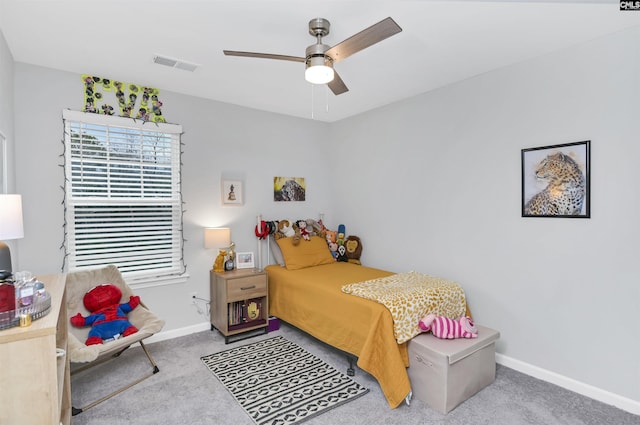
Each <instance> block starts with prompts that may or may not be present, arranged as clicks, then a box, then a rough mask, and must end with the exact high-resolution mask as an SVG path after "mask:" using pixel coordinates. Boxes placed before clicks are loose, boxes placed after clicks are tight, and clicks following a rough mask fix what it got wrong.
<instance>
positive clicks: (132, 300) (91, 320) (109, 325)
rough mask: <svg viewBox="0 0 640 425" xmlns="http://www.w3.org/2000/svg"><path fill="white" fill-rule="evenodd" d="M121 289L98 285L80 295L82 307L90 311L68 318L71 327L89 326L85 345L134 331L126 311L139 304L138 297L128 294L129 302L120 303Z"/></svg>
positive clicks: (110, 285) (135, 330) (109, 285)
mask: <svg viewBox="0 0 640 425" xmlns="http://www.w3.org/2000/svg"><path fill="white" fill-rule="evenodd" d="M121 297H122V291H121V290H120V288H118V287H117V286H115V285H112V284H105V285H98V286H96V287H95V288H93V289H91V290H89V291H88V292H87V293H86V294H85V295H84V298H83V303H84V306H85V308H86V309H87V310H89V311H90V312H91V314H90V315H89V316H87V317H83V316H82V314H80V313H78V314H76V315H75V316H73V317H71V319H69V320H70V321H71V324H72V325H73V326H78V327H82V326H92V328H91V330H90V331H89V336H88V338H87V340H86V341H85V344H86V345H95V344H102V343H103V342H104V341H106V340H110V339H117V338H119V337H125V336H128V335H131V334H134V333H136V332H138V328H136V327H135V326H133V325H132V324H131V322H129V319H128V318H127V313H129V312H130V311H132V310H133V309H134V308H136V307H137V306H138V305H139V304H140V297H139V296H137V295H132V296H131V297H129V302H127V303H123V304H120V298H121Z"/></svg>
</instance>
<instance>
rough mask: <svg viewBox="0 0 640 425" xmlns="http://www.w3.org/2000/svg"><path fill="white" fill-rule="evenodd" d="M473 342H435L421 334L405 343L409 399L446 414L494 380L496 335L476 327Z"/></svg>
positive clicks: (428, 334)
mask: <svg viewBox="0 0 640 425" xmlns="http://www.w3.org/2000/svg"><path fill="white" fill-rule="evenodd" d="M476 328H477V329H478V337H477V338H473V339H466V338H459V339H438V338H436V337H435V336H433V335H432V334H431V333H423V334H420V335H417V336H416V337H414V338H413V339H412V340H411V341H409V342H408V351H409V364H410V366H409V379H410V380H411V390H412V391H413V396H414V397H416V398H419V399H420V400H422V401H424V402H426V403H427V404H428V405H429V406H431V408H433V409H435V410H437V411H439V412H441V413H448V412H450V411H451V410H453V409H454V408H455V407H456V406H458V405H459V404H460V403H462V402H463V401H465V400H467V399H468V398H469V397H471V396H472V395H474V394H476V393H477V392H478V391H480V390H481V389H483V388H484V387H486V386H487V385H489V384H490V383H492V382H493V381H494V380H495V379H496V359H495V353H496V349H495V342H496V340H497V339H498V338H500V333H499V332H498V331H495V330H493V329H490V328H486V327H484V326H478V325H476Z"/></svg>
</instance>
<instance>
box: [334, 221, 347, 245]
mask: <svg viewBox="0 0 640 425" xmlns="http://www.w3.org/2000/svg"><path fill="white" fill-rule="evenodd" d="M344 232H345V227H344V224H339V225H338V236H337V238H336V243H337V244H338V245H344V237H345V236H346V235H345V233H344Z"/></svg>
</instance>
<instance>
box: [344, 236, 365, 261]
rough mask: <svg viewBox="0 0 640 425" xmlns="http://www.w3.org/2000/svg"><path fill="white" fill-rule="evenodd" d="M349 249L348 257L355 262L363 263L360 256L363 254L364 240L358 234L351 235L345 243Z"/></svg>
mask: <svg viewBox="0 0 640 425" xmlns="http://www.w3.org/2000/svg"><path fill="white" fill-rule="evenodd" d="M344 246H345V248H346V249H347V259H348V260H349V262H350V263H353V264H362V263H361V262H360V256H361V255H362V242H360V238H359V237H357V236H353V235H349V236H347V239H346V241H345V243H344Z"/></svg>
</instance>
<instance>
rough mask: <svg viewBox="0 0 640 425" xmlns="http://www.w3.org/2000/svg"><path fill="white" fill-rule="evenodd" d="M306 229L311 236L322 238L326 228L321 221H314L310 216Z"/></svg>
mask: <svg viewBox="0 0 640 425" xmlns="http://www.w3.org/2000/svg"><path fill="white" fill-rule="evenodd" d="M307 230H309V234H311V235H312V236H320V237H321V238H322V239H324V237H325V235H326V230H327V229H326V228H325V227H324V225H323V224H322V221H315V220H314V219H312V218H308V219H307Z"/></svg>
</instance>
